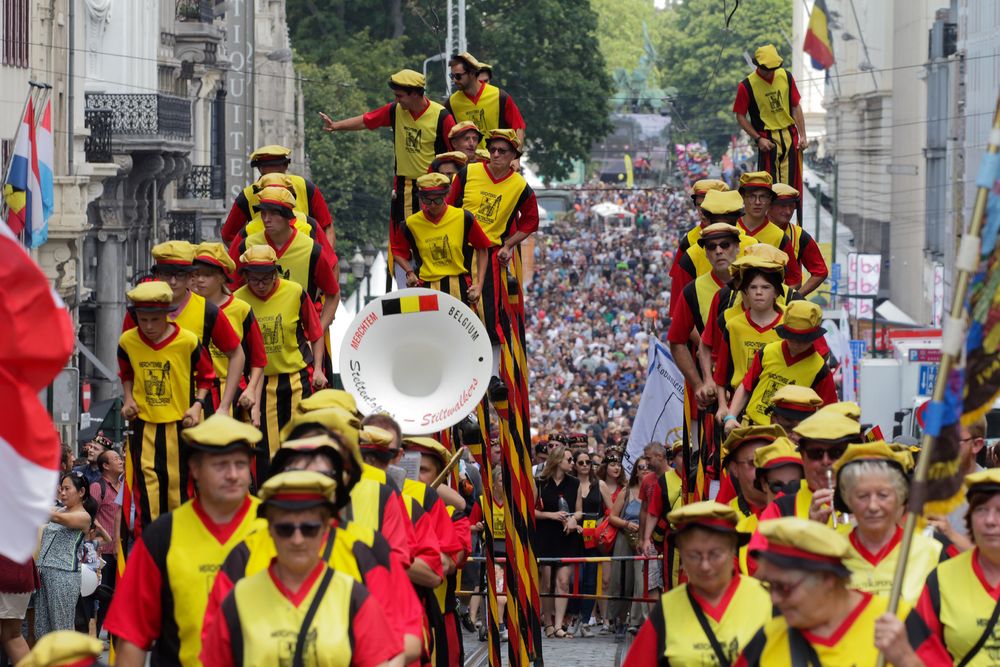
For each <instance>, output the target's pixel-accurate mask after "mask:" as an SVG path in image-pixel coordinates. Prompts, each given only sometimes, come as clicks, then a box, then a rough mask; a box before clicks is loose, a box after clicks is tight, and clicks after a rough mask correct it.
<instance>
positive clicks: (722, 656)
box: [684, 586, 731, 667]
mask: <svg viewBox="0 0 1000 667" xmlns="http://www.w3.org/2000/svg"><path fill="white" fill-rule="evenodd" d="M684 592H685V593H687V596H688V602H690V603H691V608H692V609H693V610H694V615H695V618H697V619H698V623H699V625H701V629H702V630H703V631H704V632H705V636H706V637H708V643H709V644H711V645H712V650H713V651H715V657H716V658H718V659H719V667H730V665H731V663H730V662H729V658H727V657H726V652H725V651H723V650H722V644H720V643H719V639H718V638H717V637H716V636H715V633H714V632H712V626H711V625H709V623H708V619H707V618H705V612H704V610H702V608H701V605H700V604H698V601H697V600H695V599H694V595H693V594H692V593H691V586H685V587H684Z"/></svg>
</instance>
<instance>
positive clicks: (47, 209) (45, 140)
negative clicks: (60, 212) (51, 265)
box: [28, 99, 55, 248]
mask: <svg viewBox="0 0 1000 667" xmlns="http://www.w3.org/2000/svg"><path fill="white" fill-rule="evenodd" d="M35 150H36V153H37V159H38V184H39V185H40V186H41V193H42V225H41V227H34V226H33V227H32V229H31V240H30V242H29V244H28V247H30V248H37V247H38V246H40V245H42V244H43V243H45V241H46V240H48V238H49V218H50V217H52V210H53V208H55V188H54V183H53V179H52V165H53V162H54V159H55V147H54V144H53V142H52V100H51V99H50V100H47V101H46V102H45V110H44V111H43V112H42V122H41V124H40V125H39V127H38V135H37V143H36V144H35Z"/></svg>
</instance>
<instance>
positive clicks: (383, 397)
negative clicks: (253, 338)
mask: <svg viewBox="0 0 1000 667" xmlns="http://www.w3.org/2000/svg"><path fill="white" fill-rule="evenodd" d="M491 366H492V348H491V345H490V339H489V335H488V334H487V332H486V327H485V326H483V323H482V322H481V321H480V320H479V317H478V316H477V315H476V313H475V312H474V311H473V310H472V309H471V308H469V307H468V306H467V305H465V304H464V303H462V302H461V301H459V300H458V299H456V298H455V297H453V296H451V295H450V294H445V293H444V292H438V291H436V290H431V289H426V288H422V287H414V288H409V289H403V290H397V291H395V292H392V293H390V294H387V295H385V296H383V297H380V298H378V299H376V300H375V301H372V302H371V303H370V304H368V305H367V306H366V307H365V308H364V310H362V311H361V312H360V313H358V315H357V316H356V317H355V318H354V321H353V322H351V326H350V327H349V328H348V330H347V333H346V334H345V335H344V340H343V342H342V343H341V347H340V377H341V379H342V380H343V382H344V388H345V389H346V390H347V391H349V392H350V393H351V394H352V395H353V396H354V398H355V400H357V402H358V410H360V411H361V412H362V413H364V414H373V413H378V412H384V413H386V414H388V415H390V416H392V418H393V419H395V420H396V421H397V422H399V425H400V427H401V428H402V429H403V433H407V434H410V435H427V434H431V433H436V432H438V431H441V430H444V429H446V428H448V427H449V426H453V425H455V424H457V423H458V422H460V421H461V420H462V419H464V418H465V417H466V416H467V415H468V414H470V413H472V412H473V411H475V409H476V405H477V404H478V403H479V401H480V400H482V397H483V394H485V393H486V387H487V385H488V384H489V381H490V372H491Z"/></svg>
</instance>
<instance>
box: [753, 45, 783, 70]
mask: <svg viewBox="0 0 1000 667" xmlns="http://www.w3.org/2000/svg"><path fill="white" fill-rule="evenodd" d="M753 59H754V62H756V63H757V64H758V65H760V66H761V67H766V68H768V69H775V68H777V67H781V63H782V60H781V56H779V55H778V49H776V48H774V44H765V45H764V46H761V47H758V48H757V50H756V51H754V54H753Z"/></svg>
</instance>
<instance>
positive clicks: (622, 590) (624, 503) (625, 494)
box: [608, 456, 653, 634]
mask: <svg viewBox="0 0 1000 667" xmlns="http://www.w3.org/2000/svg"><path fill="white" fill-rule="evenodd" d="M651 474H653V472H652V469H651V466H650V465H649V460H648V459H647V458H646V457H645V456H640V457H639V458H638V459H636V462H635V465H634V466H632V474H631V475H629V478H628V485H627V486H626V488H625V490H623V491H622V492H621V493H619V494H618V497H617V498H616V499H615V502H614V504H613V505H612V507H611V514H610V515H609V517H610V520H611V525H612V526H614V527H615V528H617V529H618V537H616V538H615V547H614V550H613V551H612V552H611V555H612V556H618V557H626V558H628V557H633V556H636V555H638V553H639V540H640V535H639V515H640V513H641V511H642V501H641V500H639V488H640V487H641V486H642V480H644V479H645V478H646V476H647V475H651ZM642 571H643V562H642V561H635V562H629V561H625V560H615V561H612V562H611V586H610V588H609V589H608V590H609V591H610V592H611V593H610V595H611V597H612V598H616V597H639V596H641V595H642V593H643V590H642V588H643V581H642ZM608 620H610V621H613V622H614V623H615V629H616V632H617V631H618V630H620V629H622V630H623V628H624V626H625V624H626V622H627V623H628V626H629V628H630V629H631V630H632V631H634V632H638V630H639V626H640V625H641V624H642V620H643V604H642V603H641V602H631V603H630V602H629V601H627V600H615V599H612V600H611V601H610V604H609V605H608ZM622 634H623V632H622Z"/></svg>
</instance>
